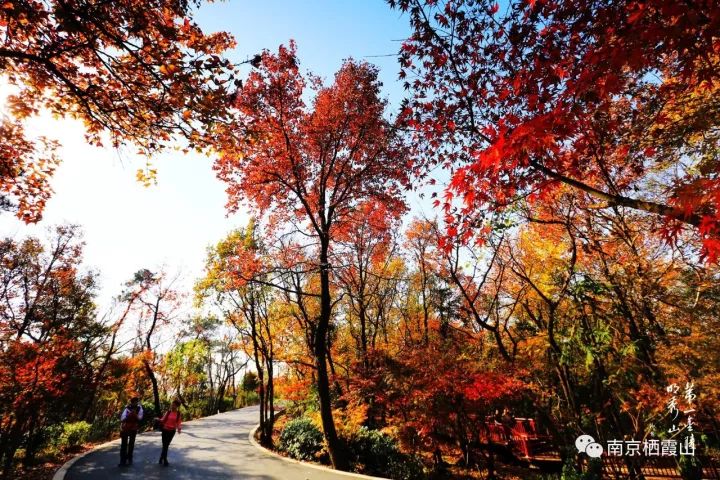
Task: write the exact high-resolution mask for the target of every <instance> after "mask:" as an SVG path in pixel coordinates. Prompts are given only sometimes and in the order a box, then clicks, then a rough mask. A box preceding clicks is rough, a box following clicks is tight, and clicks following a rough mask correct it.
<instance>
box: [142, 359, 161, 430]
mask: <svg viewBox="0 0 720 480" xmlns="http://www.w3.org/2000/svg"><path fill="white" fill-rule="evenodd" d="M143 364H144V365H145V371H146V372H147V375H148V378H149V379H150V383H152V389H153V404H154V406H155V416H156V417H159V416H160V415H162V411H161V410H160V391H159V390H158V383H157V378H155V372H153V369H152V367H151V366H150V362H148V361H147V360H143Z"/></svg>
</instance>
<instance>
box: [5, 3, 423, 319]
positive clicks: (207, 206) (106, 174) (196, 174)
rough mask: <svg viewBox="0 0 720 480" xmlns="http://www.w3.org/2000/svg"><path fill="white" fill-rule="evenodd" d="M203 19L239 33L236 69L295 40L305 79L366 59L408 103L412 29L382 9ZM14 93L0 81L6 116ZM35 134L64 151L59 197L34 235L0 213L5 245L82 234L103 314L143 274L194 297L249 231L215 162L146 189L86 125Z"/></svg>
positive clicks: (343, 7)
mask: <svg viewBox="0 0 720 480" xmlns="http://www.w3.org/2000/svg"><path fill="white" fill-rule="evenodd" d="M195 19H196V21H197V22H198V23H199V25H200V26H201V27H202V28H203V30H204V31H206V32H213V31H219V30H223V31H228V32H230V33H232V34H233V36H234V37H235V39H236V41H237V44H238V46H237V48H236V49H235V50H233V51H232V52H230V54H229V55H230V57H231V58H232V59H233V60H244V59H247V58H251V57H252V56H253V55H254V54H255V53H258V52H260V51H261V50H263V49H269V50H271V51H274V50H277V47H278V46H279V45H280V44H283V43H287V42H288V41H289V40H290V39H294V40H295V41H296V42H297V45H298V56H299V58H300V64H301V68H302V69H303V70H309V71H312V72H313V73H314V74H316V75H320V76H321V77H323V78H325V79H326V80H327V81H328V82H329V81H331V80H332V77H333V74H334V72H335V71H336V70H337V69H338V68H339V67H340V65H341V63H342V61H343V59H345V58H349V57H353V58H355V59H363V60H367V61H369V62H371V63H374V64H375V65H377V66H378V67H380V78H381V81H382V82H383V84H384V88H383V94H384V95H385V96H386V97H387V98H388V100H389V101H390V104H391V105H394V106H397V105H398V104H399V102H400V100H401V99H402V97H403V95H404V92H403V90H402V86H401V85H400V84H399V82H398V81H397V73H398V70H399V67H398V65H397V59H396V57H395V56H394V54H395V53H397V51H398V49H399V47H400V41H401V40H402V39H404V38H405V37H407V35H408V34H409V26H408V22H407V18H403V17H402V16H401V15H400V14H399V13H398V12H397V11H394V10H391V9H390V8H389V7H388V6H387V4H386V3H385V1H384V0H304V1H297V0H268V1H262V2H252V1H243V0H230V1H224V2H217V3H212V4H203V5H202V6H201V7H200V8H199V10H197V11H196V13H195ZM248 69H249V67H248ZM8 92H9V87H8V86H7V84H6V83H4V82H2V81H0V114H4V113H5V110H4V104H3V99H4V98H5V97H6V96H7V94H8ZM28 127H29V129H28V131H29V132H34V133H35V134H37V135H46V136H48V137H50V138H54V139H57V140H59V141H60V142H61V145H62V147H61V150H60V152H59V154H60V157H61V158H62V164H61V166H60V167H59V168H58V170H57V172H56V174H55V176H54V178H53V180H52V182H51V185H52V188H53V190H54V192H55V193H54V195H53V196H52V198H51V199H50V200H49V201H48V203H47V206H46V209H45V213H44V216H43V220H42V221H41V222H39V223H38V224H35V225H30V226H27V225H25V224H23V223H22V222H20V221H19V220H17V219H16V218H14V217H13V216H11V214H8V213H7V212H0V236H2V237H8V236H9V237H12V238H15V239H17V240H20V239H22V238H24V237H25V236H27V235H35V236H39V237H41V238H47V232H48V231H49V229H50V228H52V227H53V226H54V225H58V224H67V223H72V224H77V225H80V226H81V227H82V230H83V232H84V238H83V239H84V241H85V243H86V246H85V262H84V263H85V265H86V266H88V267H90V268H92V269H94V270H95V271H97V272H98V274H99V281H100V286H101V288H100V292H99V296H98V306H99V307H100V311H101V312H103V311H105V310H107V308H108V307H109V304H110V301H111V299H112V297H113V296H116V295H118V294H119V293H120V292H121V290H122V285H123V283H124V282H126V281H127V280H129V279H130V278H131V277H132V275H133V273H134V272H136V271H137V270H139V269H141V268H149V269H150V270H157V269H158V268H160V267H164V268H165V269H166V270H167V271H169V272H171V273H176V272H180V273H181V274H182V281H181V282H180V286H181V287H182V288H185V289H189V288H191V286H192V284H193V282H194V280H195V279H196V278H198V277H199V276H200V275H201V274H202V270H203V265H204V261H205V256H206V249H207V247H208V246H210V245H212V244H214V243H216V242H217V241H219V240H220V239H222V238H223V236H225V235H226V234H227V233H228V232H230V231H231V230H232V229H234V228H237V227H239V226H242V225H244V224H245V223H246V222H247V218H248V217H247V214H246V213H245V212H238V213H237V214H235V215H233V216H230V217H228V216H226V211H225V202H226V197H225V193H224V185H223V184H222V182H220V181H219V180H217V179H216V178H215V175H214V172H213V171H212V159H211V158H208V157H205V156H200V155H196V154H191V155H183V154H182V153H179V152H177V153H175V152H172V153H166V154H163V155H161V156H159V157H157V158H154V159H152V163H153V165H154V166H155V167H156V168H157V169H158V171H159V173H158V184H157V186H153V187H150V188H145V187H143V186H142V184H140V183H139V182H137V181H136V179H135V171H136V170H137V169H138V168H141V167H142V166H143V165H144V160H143V159H141V158H139V157H136V156H135V155H133V153H132V149H127V150H125V151H118V150H115V149H112V148H96V147H91V146H88V145H87V144H86V143H85V141H84V136H83V127H82V125H81V124H80V123H79V122H76V121H71V120H57V119H53V118H51V117H50V116H48V115H41V116H40V117H39V118H36V119H32V120H31V121H30V123H29V125H28Z"/></svg>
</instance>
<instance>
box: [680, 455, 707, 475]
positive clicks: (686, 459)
mask: <svg viewBox="0 0 720 480" xmlns="http://www.w3.org/2000/svg"><path fill="white" fill-rule="evenodd" d="M678 468H679V470H680V476H682V478H684V479H687V480H692V479H695V478H702V473H703V472H702V464H701V463H700V461H699V460H698V458H697V457H695V456H690V455H682V456H681V457H680V460H679V462H678Z"/></svg>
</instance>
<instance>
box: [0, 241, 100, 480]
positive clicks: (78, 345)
mask: <svg viewBox="0 0 720 480" xmlns="http://www.w3.org/2000/svg"><path fill="white" fill-rule="evenodd" d="M82 247H83V245H82V243H81V242H80V241H79V233H78V231H77V229H76V228H73V227H60V228H58V229H57V230H56V231H55V232H54V236H53V238H52V242H51V243H50V244H49V245H45V244H43V242H41V241H40V240H38V239H35V238H27V239H25V240H23V241H15V240H12V239H4V240H2V241H1V242H0V258H1V259H2V261H1V262H0V282H1V283H0V285H1V286H2V288H1V293H0V295H1V297H2V307H0V350H1V351H2V355H0V400H2V406H0V413H2V420H0V462H1V465H0V466H1V468H2V474H3V476H4V477H5V478H10V477H11V476H12V467H13V458H14V456H15V452H16V451H17V450H18V448H20V447H24V448H25V450H26V451H25V457H24V458H25V461H26V462H31V461H32V459H33V457H34V455H35V453H36V452H37V450H38V447H39V446H40V444H41V443H42V442H43V441H44V436H45V432H46V431H47V429H48V428H50V427H52V426H54V425H57V424H58V423H60V422H61V421H63V420H64V418H65V416H67V415H68V414H69V412H72V411H73V410H74V409H76V408H75V407H76V406H77V405H81V404H82V402H83V400H84V395H85V394H86V393H87V392H88V391H89V388H88V385H90V384H92V383H93V381H94V380H95V369H94V365H93V364H94V361H95V359H96V358H97V357H96V355H97V349H98V348H99V347H101V346H102V344H103V341H104V339H105V337H106V334H107V331H106V329H105V327H104V326H103V325H102V324H101V323H100V322H98V321H97V320H96V318H95V304H94V301H93V295H94V292H95V289H96V288H97V286H96V280H95V275H94V274H93V273H92V272H89V271H83V268H82V266H81V261H82Z"/></svg>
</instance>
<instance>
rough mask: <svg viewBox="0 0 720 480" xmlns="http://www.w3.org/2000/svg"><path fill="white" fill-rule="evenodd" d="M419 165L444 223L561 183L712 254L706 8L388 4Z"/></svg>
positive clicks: (475, 220)
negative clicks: (398, 16) (650, 219)
mask: <svg viewBox="0 0 720 480" xmlns="http://www.w3.org/2000/svg"><path fill="white" fill-rule="evenodd" d="M389 4H390V5H391V6H393V7H395V8H398V9H400V10H401V11H404V12H407V13H408V14H409V17H410V22H411V26H412V29H413V33H412V35H411V36H410V38H408V39H407V40H406V41H405V42H404V43H403V46H402V48H401V51H400V63H401V67H402V69H401V73H400V76H401V78H403V79H405V80H404V81H405V87H406V88H408V89H409V90H410V91H411V92H412V95H411V97H410V99H409V101H408V102H407V103H406V105H405V108H404V111H403V115H404V117H405V120H406V125H407V126H408V127H409V128H411V129H412V130H413V131H414V132H415V138H416V139H417V141H418V143H419V152H418V153H417V155H416V157H417V159H418V165H417V166H416V173H417V174H418V175H419V176H421V177H423V176H425V175H427V169H426V168H425V167H426V166H427V164H428V163H429V164H440V165H443V166H445V167H446V168H448V169H451V171H452V178H451V181H450V184H449V186H448V188H447V189H446V192H445V198H444V199H443V200H442V201H441V200H438V201H437V204H438V205H440V204H441V203H442V204H443V205H444V210H445V214H446V218H445V219H446V220H447V223H448V226H449V228H448V233H449V234H450V236H455V235H457V232H458V231H465V232H467V235H470V234H471V233H470V232H469V230H467V229H464V228H462V227H464V226H477V225H481V224H485V223H486V221H487V217H488V216H489V215H491V214H492V213H493V212H498V211H504V210H506V209H508V208H509V207H511V206H512V205H515V204H516V203H517V202H518V201H519V200H523V199H530V200H538V199H540V200H541V199H543V198H545V197H547V196H548V195H552V194H553V192H556V191H557V189H558V188H559V186H560V185H564V186H567V187H571V188H573V189H577V190H578V191H581V192H583V193H584V194H585V196H586V197H585V201H587V202H588V203H593V204H595V206H596V207H597V208H608V209H617V208H629V209H635V210H638V211H642V212H645V213H648V214H652V215H659V216H661V217H663V218H664V219H665V224H664V225H662V226H660V227H658V229H659V230H661V231H662V233H664V234H665V236H666V237H669V238H673V237H674V236H675V235H677V233H678V231H679V230H681V229H682V228H683V226H684V225H690V226H692V227H694V229H693V230H694V231H695V232H696V233H697V234H699V235H700V236H701V237H702V238H703V242H704V243H703V246H704V250H703V254H704V255H705V256H706V257H708V259H709V260H711V261H712V260H715V259H716V258H717V255H718V252H719V251H720V241H719V240H718V235H719V232H720V227H719V225H720V223H719V221H720V208H718V203H719V199H720V196H719V194H720V183H719V181H718V167H717V161H716V158H717V140H718V137H717V131H718V128H717V126H718V120H719V119H720V117H718V114H717V112H718V109H717V95H715V94H714V92H715V91H716V90H717V83H718V73H717V72H718V68H717V66H718V39H717V35H716V34H717V25H718V22H720V11H719V10H718V8H717V5H716V3H715V2H712V1H697V2H689V3H687V4H680V3H677V2H669V1H664V0H654V1H650V2H646V1H643V2H640V1H635V0H624V1H603V2H590V1H581V2H553V1H540V0H537V1H535V0H532V1H512V2H508V3H507V4H504V5H503V7H502V9H501V7H500V4H499V3H496V2H495V1H494V0H480V1H477V0H467V1H465V0H459V1H455V0H453V1H441V2H438V1H434V0H427V1H426V0H389Z"/></svg>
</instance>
